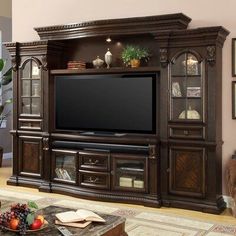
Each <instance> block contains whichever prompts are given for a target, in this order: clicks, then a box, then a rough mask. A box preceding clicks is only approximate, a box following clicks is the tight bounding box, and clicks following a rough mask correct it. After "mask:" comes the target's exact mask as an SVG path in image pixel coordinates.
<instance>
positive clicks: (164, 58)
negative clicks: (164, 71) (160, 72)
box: [160, 48, 168, 68]
mask: <svg viewBox="0 0 236 236" xmlns="http://www.w3.org/2000/svg"><path fill="white" fill-rule="evenodd" d="M160 64H161V67H163V68H165V67H166V66H167V65H168V50H167V48H160Z"/></svg>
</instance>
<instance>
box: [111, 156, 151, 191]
mask: <svg viewBox="0 0 236 236" xmlns="http://www.w3.org/2000/svg"><path fill="white" fill-rule="evenodd" d="M113 158H114V159H113V170H114V180H113V187H114V189H121V190H128V191H129V190H130V191H139V192H140V191H141V192H145V190H146V182H147V173H146V166H147V164H146V161H147V158H146V157H145V156H139V155H135V156H132V155H129V156H128V155H127V156H126V157H124V156H122V157H121V156H113Z"/></svg>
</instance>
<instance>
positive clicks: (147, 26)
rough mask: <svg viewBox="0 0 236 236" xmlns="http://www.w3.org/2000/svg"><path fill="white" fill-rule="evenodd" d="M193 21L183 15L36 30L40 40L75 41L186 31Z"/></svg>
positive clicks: (57, 26)
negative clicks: (175, 30) (160, 31)
mask: <svg viewBox="0 0 236 236" xmlns="http://www.w3.org/2000/svg"><path fill="white" fill-rule="evenodd" d="M190 21H191V19H190V18H189V17H188V16H186V15H184V14H182V13H177V14H167V15H160V16H145V17H132V18H123V19H109V20H98V21H89V22H83V23H78V24H68V25H55V26H47V27H37V28H34V29H35V30H36V31H37V33H38V35H39V37H40V39H41V40H45V39H50V40H52V39H53V40H55V39H73V38H83V37H92V36H102V37H108V36H114V35H120V34H122V35H135V34H151V33H154V32H156V31H158V30H174V29H186V28H187V26H188V24H189V22H190Z"/></svg>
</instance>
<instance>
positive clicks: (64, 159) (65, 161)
mask: <svg viewBox="0 0 236 236" xmlns="http://www.w3.org/2000/svg"><path fill="white" fill-rule="evenodd" d="M77 160H78V153H77V152H76V151H69V150H57V149H53V150H52V169H51V174H52V179H53V181H59V182H67V183H70V184H76V182H77V177H76V175H77Z"/></svg>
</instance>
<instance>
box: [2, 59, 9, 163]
mask: <svg viewBox="0 0 236 236" xmlns="http://www.w3.org/2000/svg"><path fill="white" fill-rule="evenodd" d="M5 65H6V61H5V60H3V59H0V72H2V71H3V70H4V68H5ZM11 81H12V69H11V68H10V69H8V70H7V71H6V72H5V73H4V74H3V75H1V76H0V89H1V90H2V87H3V86H4V85H8V84H9V83H10V82H11ZM9 90H11V88H8V89H6V90H2V91H1V93H0V128H1V127H2V123H3V121H4V120H5V119H6V118H7V116H8V115H9V114H10V112H11V111H10V110H9V109H8V110H7V106H8V105H9V104H10V103H12V99H7V100H5V101H4V100H3V96H4V94H6V93H7V92H8V91H9ZM2 156H3V148H2V147H1V146H0V167H1V166H2Z"/></svg>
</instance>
